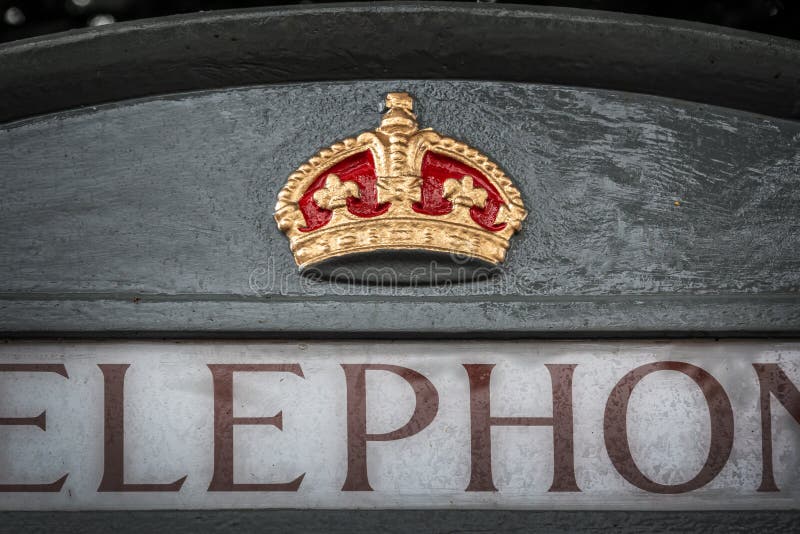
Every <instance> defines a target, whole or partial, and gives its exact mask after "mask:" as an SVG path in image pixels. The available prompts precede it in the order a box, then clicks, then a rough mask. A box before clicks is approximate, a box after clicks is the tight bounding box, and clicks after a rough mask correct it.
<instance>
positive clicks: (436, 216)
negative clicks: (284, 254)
mask: <svg viewBox="0 0 800 534" xmlns="http://www.w3.org/2000/svg"><path fill="white" fill-rule="evenodd" d="M386 107H387V111H386V112H385V113H384V115H383V118H382V120H381V124H380V126H379V127H378V128H377V129H375V130H374V131H371V132H365V133H362V134H361V135H359V136H358V137H355V138H350V139H345V140H343V141H341V142H338V143H335V144H334V145H332V146H331V147H329V148H326V149H324V150H322V151H320V152H319V153H318V154H316V155H315V156H313V157H312V158H311V159H309V160H308V161H307V162H306V163H304V164H303V165H301V166H300V168H299V169H297V171H295V172H294V173H292V175H291V176H289V179H288V181H287V183H286V185H285V186H284V188H283V189H282V190H281V192H280V193H279V195H278V203H277V205H276V206H275V220H276V221H277V222H278V227H279V228H280V229H281V230H282V231H283V232H285V233H286V235H287V236H288V238H289V242H290V246H291V249H292V252H293V254H294V257H295V261H296V262H297V264H298V265H299V266H300V267H306V266H309V265H312V264H315V263H318V262H321V261H324V260H326V259H330V258H334V257H339V256H343V255H347V254H355V253H360V252H372V251H378V250H409V249H413V250H427V251H433V252H449V253H455V254H460V255H466V256H469V257H473V258H478V259H481V260H484V261H487V262H490V263H499V262H501V261H503V259H504V258H505V253H506V250H507V249H508V245H509V239H510V238H511V236H512V235H513V234H514V232H516V231H517V230H519V228H520V225H521V224H522V221H523V220H524V219H525V216H526V215H527V212H526V211H525V208H524V206H523V204H522V198H521V196H520V193H519V191H518V190H517V188H516V187H514V185H513V184H512V183H511V180H509V179H508V177H507V176H506V175H505V174H504V173H503V171H502V170H500V168H499V167H498V166H497V165H496V164H495V163H493V162H492V161H490V160H489V158H487V157H486V156H484V155H483V154H481V153H480V152H479V151H477V150H475V149H474V148H471V147H469V146H467V145H465V144H464V143H461V142H459V141H456V140H454V139H451V138H449V137H444V136H442V135H441V134H439V133H437V132H435V131H433V130H432V129H430V128H426V129H423V130H420V129H419V128H418V126H417V118H416V116H415V115H414V113H413V101H412V99H411V97H410V96H409V95H408V94H407V93H389V94H388V95H387V97H386Z"/></svg>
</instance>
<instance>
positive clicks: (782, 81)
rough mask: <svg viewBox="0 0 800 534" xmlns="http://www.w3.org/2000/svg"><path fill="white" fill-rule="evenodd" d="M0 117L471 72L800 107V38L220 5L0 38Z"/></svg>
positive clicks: (395, 9)
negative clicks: (199, 93)
mask: <svg viewBox="0 0 800 534" xmlns="http://www.w3.org/2000/svg"><path fill="white" fill-rule="evenodd" d="M0 65H2V69H0V94H2V95H3V99H2V101H0V122H2V121H8V120H10V119H14V118H20V117H25V116H31V115H36V114H41V113H47V112H52V111H60V110H64V109H69V108H74V107H77V106H85V105H94V104H98V103H101V102H112V101H118V100H123V99H128V98H135V97H142V96H147V95H154V94H164V93H171V92H180V91H189V90H198V89H212V88H223V87H231V86H240V85H248V84H271V83H285V82H298V81H328V80H357V79H395V78H426V79H480V80H503V81H516V82H530V83H555V84H563V85H575V86H585V87H597V88H605V89H618V90H624V91H633V92H638V93H648V94H655V95H661V96H669V97H674V98H682V99H686V100H694V101H698V102H705V103H711V104H715V105H720V106H728V107H733V108H738V109H745V110H749V111H755V112H758V113H764V114H768V115H774V116H778V117H795V118H796V117H799V116H800V98H798V94H799V92H798V91H799V90H800V46H799V45H798V44H797V43H796V42H794V41H790V40H787V39H780V38H774V37H768V36H763V35H757V34H752V33H747V32H741V31H735V30H731V29H722V28H719V27H714V26H708V25H703V24H692V23H687V22H679V21H666V20H663V19H654V18H649V17H643V16H633V15H622V14H609V13H599V12H592V11H585V10H570V9H563V8H546V7H525V6H509V5H503V6H499V5H494V6H489V5H475V4H474V3H472V4H466V3H465V4H454V3H435V2H385V3H380V2H379V3H374V4H373V3H370V4H350V5H348V4H338V5H330V6H313V7H306V6H300V7H292V8H279V9H259V10H252V11H236V12H227V13H226V12H215V13H205V14H198V15H192V16H180V17H171V18H164V19H158V20H144V21H139V22H132V23H123V24H118V25H117V24H115V25H113V26H111V27H103V28H97V29H91V30H83V31H75V32H67V33H63V34H56V35H53V36H48V37H43V38H38V39H32V40H27V41H20V42H17V43H11V44H8V45H4V46H2V47H0Z"/></svg>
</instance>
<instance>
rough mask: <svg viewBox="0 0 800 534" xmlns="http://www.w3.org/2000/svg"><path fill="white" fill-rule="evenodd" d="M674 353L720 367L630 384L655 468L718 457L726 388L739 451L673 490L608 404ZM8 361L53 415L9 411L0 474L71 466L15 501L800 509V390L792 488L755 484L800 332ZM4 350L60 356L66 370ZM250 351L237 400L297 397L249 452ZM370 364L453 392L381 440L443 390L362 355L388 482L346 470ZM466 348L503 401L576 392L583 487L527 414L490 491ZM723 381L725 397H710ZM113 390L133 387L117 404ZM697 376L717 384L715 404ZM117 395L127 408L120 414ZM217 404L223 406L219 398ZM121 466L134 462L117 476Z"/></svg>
mask: <svg viewBox="0 0 800 534" xmlns="http://www.w3.org/2000/svg"><path fill="white" fill-rule="evenodd" d="M665 361H678V362H682V363H684V364H691V365H695V366H697V367H699V368H701V369H702V370H703V371H704V372H706V373H708V375H709V376H708V377H706V378H704V379H702V380H701V381H699V382H695V381H694V379H691V378H690V377H689V375H687V374H685V373H683V372H679V371H674V370H673V371H669V370H659V371H656V372H654V373H652V374H649V375H647V376H645V377H644V378H643V379H642V380H641V381H640V382H639V383H638V384H636V385H635V387H633V390H632V394H631V396H630V400H629V403H628V406H627V409H626V410H623V411H622V412H620V413H621V414H622V415H621V417H622V419H624V420H625V421H627V433H626V434H625V437H624V439H625V440H626V441H627V443H629V448H630V451H631V454H632V458H633V459H634V461H635V463H636V465H637V466H638V469H639V470H640V471H641V472H642V473H643V474H644V475H645V476H647V477H649V478H650V479H651V480H652V481H653V482H655V483H657V484H662V485H664V486H672V487H677V485H680V484H683V483H687V482H688V481H690V480H692V479H693V478H695V477H696V476H698V473H699V472H700V471H701V468H703V466H704V463H705V462H706V457H707V456H713V457H714V458H711V460H712V461H716V460H718V459H719V458H720V456H725V454H721V455H719V454H718V455H716V456H715V455H714V454H713V453H711V452H709V451H710V449H711V448H712V447H713V442H714V440H715V439H717V438H715V437H714V435H713V433H712V430H711V429H712V427H713V426H714V425H715V424H723V420H724V419H725V409H724V408H725V405H727V404H728V403H729V405H730V409H731V414H732V417H733V427H732V431H733V434H732V436H733V437H732V448H731V449H730V454H729V457H727V461H725V460H724V458H723V462H722V465H721V466H720V467H719V469H718V472H715V476H713V477H712V479H711V480H710V481H708V483H707V484H705V485H703V486H702V487H698V488H696V489H692V490H690V491H686V492H680V493H677V494H668V493H669V492H666V493H667V494H665V493H664V492H659V491H654V490H650V489H646V488H642V487H638V485H637V484H634V483H632V482H629V479H628V477H627V476H625V475H623V471H622V470H620V468H619V467H618V464H617V463H616V462H614V461H613V460H612V457H614V455H615V454H617V453H618V452H619V450H618V449H617V448H615V447H616V446H613V445H611V444H610V437H611V435H612V433H613V432H614V430H613V425H611V426H609V424H608V421H609V419H608V418H609V415H608V414H609V410H612V411H613V410H614V409H616V408H618V405H617V404H616V403H615V402H614V401H610V400H609V399H613V398H614V391H615V390H616V389H617V388H618V387H619V386H617V384H618V383H619V382H620V381H621V380H622V379H623V377H625V376H626V375H627V374H628V373H630V372H631V371H633V370H634V369H637V368H639V369H641V368H642V367H641V366H644V365H648V364H652V363H653V362H665ZM0 363H1V364H3V365H0V371H1V372H0V406H2V412H0V417H4V418H7V417H31V416H33V415H36V414H39V413H41V412H43V411H44V412H46V430H45V431H42V429H40V428H35V427H33V426H31V423H30V422H28V423H27V424H26V425H21V424H20V425H16V426H14V425H10V426H9V425H8V423H7V422H5V423H4V426H2V427H0V434H2V442H3V454H2V456H0V484H9V483H13V484H33V483H49V482H52V481H54V480H57V479H59V478H60V477H62V476H63V475H65V474H68V476H67V478H66V481H65V482H64V485H63V487H61V488H60V489H57V490H54V491H52V492H49V493H46V492H39V493H30V492H20V491H18V490H14V491H9V490H8V488H5V487H4V486H2V485H0V489H2V490H3V491H2V492H0V508H2V509H31V510H33V509H50V510H52V509H84V510H85V509H124V508H131V509H149V508H154V509H171V508H237V507H238V508H251V507H253V508H450V507H461V508H496V507H502V508H520V509H554V508H557V509H598V508H599V509H649V510H652V509H660V510H664V509H741V508H759V509H763V508H773V509H777V508H792V509H793V508H797V507H798V505H799V504H800V479H799V478H798V476H800V468H799V466H800V451H799V450H798V446H797V444H798V443H800V425H798V423H797V421H795V420H794V419H793V417H792V415H791V413H790V411H791V410H794V411H795V412H797V411H800V406H793V407H790V406H789V405H784V404H782V402H783V401H782V402H779V401H778V400H776V398H773V399H772V402H771V406H772V408H771V416H770V418H769V420H770V421H771V423H772V432H771V433H770V436H769V442H770V443H771V444H772V447H773V448H772V451H773V454H772V459H773V472H774V480H775V485H776V488H775V489H779V491H766V492H765V491H757V490H758V489H759V488H760V487H762V476H763V470H762V446H763V439H762V432H761V429H762V419H761V415H762V412H761V405H760V389H759V378H758V376H757V373H756V371H755V367H754V365H753V364H776V365H778V366H779V367H780V369H781V370H782V372H784V373H785V375H786V377H788V380H790V381H791V382H792V383H793V384H794V385H795V386H797V385H800V344H798V343H796V342H782V343H766V342H744V341H741V342H724V343H722V342H720V343H714V342H686V341H682V342H670V343H666V342H640V343H636V342H603V343H580V342H499V341H498V342H493V343H478V342H472V343H465V342H462V343H457V342H446V343H445V342H438V343H434V342H431V343H414V342H394V343H392V342H363V343H353V342H347V343H345V342H341V343H336V342H314V341H309V342H303V343H299V344H298V343H290V342H271V343H270V342H254V343H167V342H161V343H157V342H151V343H145V342H139V343H136V342H130V343H124V342H116V343H109V342H106V343H82V344H66V345H64V344H56V343H49V344H48V343H45V344H42V343H17V344H13V343H12V344H6V345H3V346H2V348H0ZM8 364H14V365H16V364H39V365H42V364H50V365H52V364H63V365H64V366H65V370H66V373H67V375H68V376H63V374H61V375H59V374H58V373H54V372H41V368H40V369H39V372H33V370H30V371H29V372H26V371H25V370H24V369H21V368H19V367H17V368H9V367H8V366H7V365H8ZM126 364H130V367H128V368H127V369H126V370H125V374H124V382H116V384H117V385H116V386H114V385H113V384H112V379H111V377H112V375H113V374H114V373H116V372H118V371H120V367H119V366H120V365H126ZM241 364H247V365H254V364H272V365H275V364H278V365H281V366H283V367H282V368H281V369H278V368H271V369H267V368H262V369H261V370H256V369H254V368H250V369H247V368H239V370H237V371H236V372H235V374H234V375H233V381H232V386H231V387H232V388H233V389H232V396H231V401H232V411H233V417H236V418H272V417H273V416H274V415H275V414H276V413H279V412H281V413H282V421H281V423H280V424H279V425H278V426H280V427H281V429H280V430H279V429H278V428H275V426H276V423H275V421H274V420H271V421H264V420H260V421H255V420H254V419H250V420H248V421H245V420H242V419H240V420H239V421H238V422H237V423H235V424H234V427H235V430H234V432H233V437H232V438H230V439H232V440H233V445H232V449H231V450H232V451H233V452H232V453H231V454H230V455H228V456H224V457H218V456H217V453H216V452H215V451H217V448H218V447H219V446H220V443H223V442H224V440H225V439H226V438H224V437H223V436H222V434H221V433H220V430H219V428H218V424H219V421H221V420H226V418H229V417H231V413H230V412H229V411H226V409H225V406H226V405H225V404H224V402H223V401H222V400H221V399H222V398H223V397H224V395H225V394H224V392H222V391H223V389H224V388H222V389H221V386H220V384H221V383H223V382H224V379H219V380H218V378H215V375H214V370H215V367H214V365H216V366H220V365H241ZM356 364H370V365H373V366H380V365H394V366H401V367H404V368H407V369H412V370H414V371H416V372H418V373H420V374H421V376H423V377H424V378H425V379H426V380H428V381H429V382H430V385H431V387H432V388H433V390H432V391H435V392H436V396H437V398H438V401H437V402H434V403H433V404H435V405H436V407H434V408H432V414H433V417H432V419H431V420H430V423H429V424H422V425H416V424H412V425H411V426H413V427H414V428H413V429H412V432H410V434H409V435H407V436H397V435H396V436H393V437H389V436H387V437H386V440H382V439H381V438H380V437H379V436H380V435H381V434H385V433H392V432H394V431H396V430H398V429H400V428H401V427H404V426H405V425H407V424H408V422H409V421H410V422H411V423H419V422H420V421H421V420H422V419H420V417H419V413H418V412H417V409H420V408H421V407H423V405H424V406H425V407H426V408H425V409H426V410H427V409H429V408H430V406H431V403H432V402H433V401H432V399H433V397H431V394H430V391H428V392H427V393H425V395H423V396H422V397H419V398H417V399H416V400H415V394H414V390H413V389H412V387H411V386H412V384H413V383H412V382H410V381H408V378H403V377H401V376H400V375H398V374H396V373H395V372H394V371H391V372H389V371H387V370H386V369H373V370H369V371H366V378H365V380H366V386H365V392H366V393H365V394H366V401H365V402H366V404H365V412H364V414H365V419H364V421H365V425H366V426H365V427H364V429H365V430H366V432H367V433H368V434H367V436H366V437H367V439H368V440H369V441H368V442H367V443H366V449H365V450H366V460H365V465H366V469H367V472H368V474H366V473H367V472H365V476H367V478H368V482H369V485H370V486H371V488H372V491H369V490H368V489H369V488H367V487H363V486H359V485H358V484H355V486H354V485H353V484H352V483H351V484H349V485H348V482H346V480H347V481H351V482H352V480H353V479H354V478H357V476H356V477H354V476H353V472H354V471H357V469H356V468H354V467H353V466H352V465H350V464H348V458H351V456H350V455H351V452H352V451H353V450H354V449H353V447H354V444H355V445H357V444H358V438H357V437H355V436H356V435H357V432H356V433H354V432H353V431H352V429H350V426H349V425H351V424H352V418H353V414H354V413H357V412H358V409H359V408H358V406H359V402H360V401H358V400H357V398H356V397H353V396H352V395H353V394H354V393H353V392H354V391H355V389H354V387H355V386H354V385H353V384H354V383H349V382H348V380H347V378H346V375H347V373H346V366H347V365H351V366H352V365H356ZM465 364H472V365H475V364H495V368H494V369H493V371H492V374H491V381H490V386H489V388H490V390H489V392H488V395H489V398H490V400H491V407H490V409H489V414H490V415H491V416H492V417H531V418H533V417H539V418H550V417H553V418H558V417H560V416H559V415H557V411H562V412H563V410H564V408H565V405H566V404H569V405H570V407H571V412H572V415H571V416H570V417H571V418H572V419H573V420H572V422H571V423H570V424H569V425H568V426H567V427H566V428H568V429H570V430H571V432H572V435H573V436H574V437H573V442H574V454H572V455H569V457H570V458H571V459H574V483H575V487H572V488H567V487H566V486H569V484H561V488H560V490H559V491H549V490H550V489H552V488H553V487H555V486H556V485H557V482H556V478H558V476H557V475H556V473H557V472H558V470H559V469H560V468H559V467H557V464H559V463H561V464H563V462H564V454H563V453H564V450H565V449H564V447H563V445H564V442H563V441H561V442H559V439H562V440H563V439H564V438H563V435H564V434H563V433H561V434H562V437H561V438H558V439H556V438H554V429H553V426H552V425H553V423H547V422H544V423H542V422H539V423H538V424H539V425H540V426H517V427H511V426H504V425H507V424H508V423H503V422H502V421H495V423H493V425H494V426H493V427H492V429H491V431H489V432H486V433H484V434H483V435H484V436H486V435H489V436H491V456H490V463H491V466H492V470H493V475H492V476H491V480H490V481H489V484H494V485H495V486H496V488H497V491H490V490H488V489H486V488H483V489H478V488H476V484H475V481H476V480H477V478H480V477H485V474H480V473H478V471H476V468H475V467H474V466H475V465H476V464H475V463H474V462H475V454H476V444H475V442H474V441H471V439H473V438H474V436H472V437H471V426H472V425H473V424H474V421H475V419H474V417H475V413H476V412H473V411H472V410H473V409H475V407H474V406H472V400H471V399H472V398H474V397H475V395H476V392H475V391H474V390H472V385H471V384H472V382H471V380H469V379H468V373H467V371H466V368H465V367H464V365H465ZM98 365H103V367H102V368H101V367H98ZM209 365H211V367H209ZM114 366H116V367H114ZM289 366H296V369H295V370H294V371H290V370H289ZM546 366H550V367H546ZM558 366H561V367H560V368H561V369H562V370H563V369H564V368H565V366H572V367H571V368H572V371H571V372H572V375H571V385H570V386H569V387H568V388H567V391H568V396H569V395H571V401H570V400H565V399H566V398H567V397H563V396H562V397H558V395H557V393H556V390H557V389H558V388H559V387H561V386H557V385H556V384H557V382H556V381H555V379H552V378H551V377H552V376H553V371H552V369H553V368H554V367H558ZM112 367H113V368H116V369H117V371H112ZM301 373H302V376H301ZM118 376H122V375H118ZM709 377H710V378H709ZM715 380H716V381H718V382H719V386H720V387H721V388H722V390H723V391H724V393H723V394H722V397H720V396H719V395H716V396H715V395H714V394H713V391H712V389H713V388H712V387H711V386H712V385H713V382H714V381H715ZM115 387H119V388H120V389H119V391H121V392H122V393H121V395H123V396H119V397H114V398H116V399H117V400H116V401H110V400H109V399H110V398H111V396H112V395H113V394H112V393H110V391H112V390H114V388H115ZM701 387H702V388H703V389H704V390H707V392H708V391H712V394H711V396H710V397H709V396H708V395H706V398H708V399H709V400H708V401H706V398H704V394H703V393H702V390H701ZM109 388H111V389H109ZM471 391H472V393H471ZM784 391H788V389H787V388H784ZM477 394H479V393H477ZM723 397H724V398H723ZM555 398H560V399H561V400H559V401H557V400H554V399H555ZM721 399H722V401H721ZM115 403H117V404H115ZM115 406H122V407H123V408H124V415H120V412H117V411H115V408H114V407H115ZM215 406H217V409H220V410H222V411H221V412H219V413H217V414H216V415H215ZM115 414H116V415H115ZM795 417H797V415H796V414H795ZM120 419H124V420H123V421H120ZM4 421H5V420H4ZM109 425H111V426H109ZM115 425H119V427H118V430H113V428H117V427H115ZM723 426H724V425H723ZM231 428H233V427H231ZM104 429H105V430H104ZM110 429H112V430H110ZM119 429H124V430H119ZM112 431H113V432H117V431H119V432H122V433H124V438H119V439H117V438H118V437H119V435H118V434H113V435H114V436H117V438H114V439H111V441H109V436H111V435H112V434H111V432H112ZM724 433H725V431H723V434H724ZM370 436H372V437H370ZM718 437H719V436H718ZM721 439H723V440H724V439H727V438H724V437H723V438H721ZM554 442H555V445H554ZM114 443H124V455H123V459H122V460H121V462H120V463H119V464H117V463H116V462H115V460H113V459H111V460H110V458H111V456H112V454H113V453H112V452H111V451H112V449H114V448H115V447H116V446H117V445H114ZM558 443H561V445H559V444H558ZM615 451H616V452H615ZM559 458H561V459H559ZM356 463H358V462H356ZM222 464H225V465H228V466H229V468H230V469H232V473H233V482H234V483H237V484H265V483H281V484H283V483H286V482H289V481H292V480H297V479H298V476H299V475H301V474H304V475H303V477H302V479H300V482H299V483H298V484H297V485H296V486H294V487H291V488H288V487H284V488H281V489H280V490H279V491H276V489H277V488H271V489H270V488H263V487H262V488H249V490H248V489H247V488H241V487H239V488H238V489H233V488H229V489H225V487H226V484H227V483H229V482H230V481H228V482H225V481H224V480H223V481H222V482H221V483H220V482H219V481H218V482H216V483H215V482H214V480H217V479H224V478H225V476H224V475H220V474H219V473H218V471H219V470H220V469H221V467H220V466H221V465H222ZM471 465H472V466H473V467H471ZM115 473H116V474H120V476H121V477H122V478H121V479H120V480H118V481H117V482H116V483H115V482H114V481H113V478H114V476H115V475H114V474H115ZM183 477H186V478H185V482H182V483H180V484H177V486H176V487H172V488H169V489H168V488H165V487H161V488H154V487H152V486H151V487H149V488H144V490H143V489H142V488H141V487H139V488H138V489H134V488H132V487H122V484H123V483H124V484H134V485H136V484H139V485H141V484H169V483H173V481H180V480H182V479H183ZM476 477H477V478H476ZM562 478H563V477H562ZM101 481H102V482H101ZM484 482H485V481H484ZM115 484H117V486H115ZM481 484H482V483H481V482H480V481H479V483H478V484H477V486H480V485H481ZM348 486H349V487H348ZM468 487H472V490H471V491H466V489H467V488H468ZM231 489H232V490H231ZM762 489H763V488H762ZM99 490H102V491H99Z"/></svg>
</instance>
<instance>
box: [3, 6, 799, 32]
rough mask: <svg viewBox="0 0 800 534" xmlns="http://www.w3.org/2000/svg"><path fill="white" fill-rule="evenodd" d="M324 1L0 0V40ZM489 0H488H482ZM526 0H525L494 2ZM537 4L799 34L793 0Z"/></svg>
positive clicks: (796, 11)
mask: <svg viewBox="0 0 800 534" xmlns="http://www.w3.org/2000/svg"><path fill="white" fill-rule="evenodd" d="M312 3H326V2H316V1H314V2H312V1H309V0H305V1H290V0H283V1H265V0H195V1H190V0H0V14H2V19H1V20H0V41H13V40H16V39H24V38H27V37H34V36H36V35H42V34H46V33H52V32H59V31H65V30H69V29H72V28H82V27H86V26H95V25H100V24H103V23H106V24H107V23H112V22H114V21H125V20H133V19H141V18H147V17H159V16H164V15H172V14H177V13H192V12H197V11H207V10H214V9H235V8H244V7H256V6H272V5H289V4H312ZM486 3H493V2H486ZM497 3H526V2H502V1H501V2H497ZM532 3H534V4H538V5H550V6H567V7H579V8H586V9H600V10H607V11H619V12H625V13H639V14H645V15H653V16H657V17H670V18H676V19H684V20H692V21H698V22H705V23H709V24H717V25H721V26H730V27H734V28H740V29H744V30H749V31H754V32H760V33H766V34H771V35H779V36H783V37H789V38H792V39H800V1H797V0H731V1H720V0H663V1H661V0H660V1H657V2H656V1H633V0H560V1H559V0H556V1H543V2H532Z"/></svg>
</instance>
